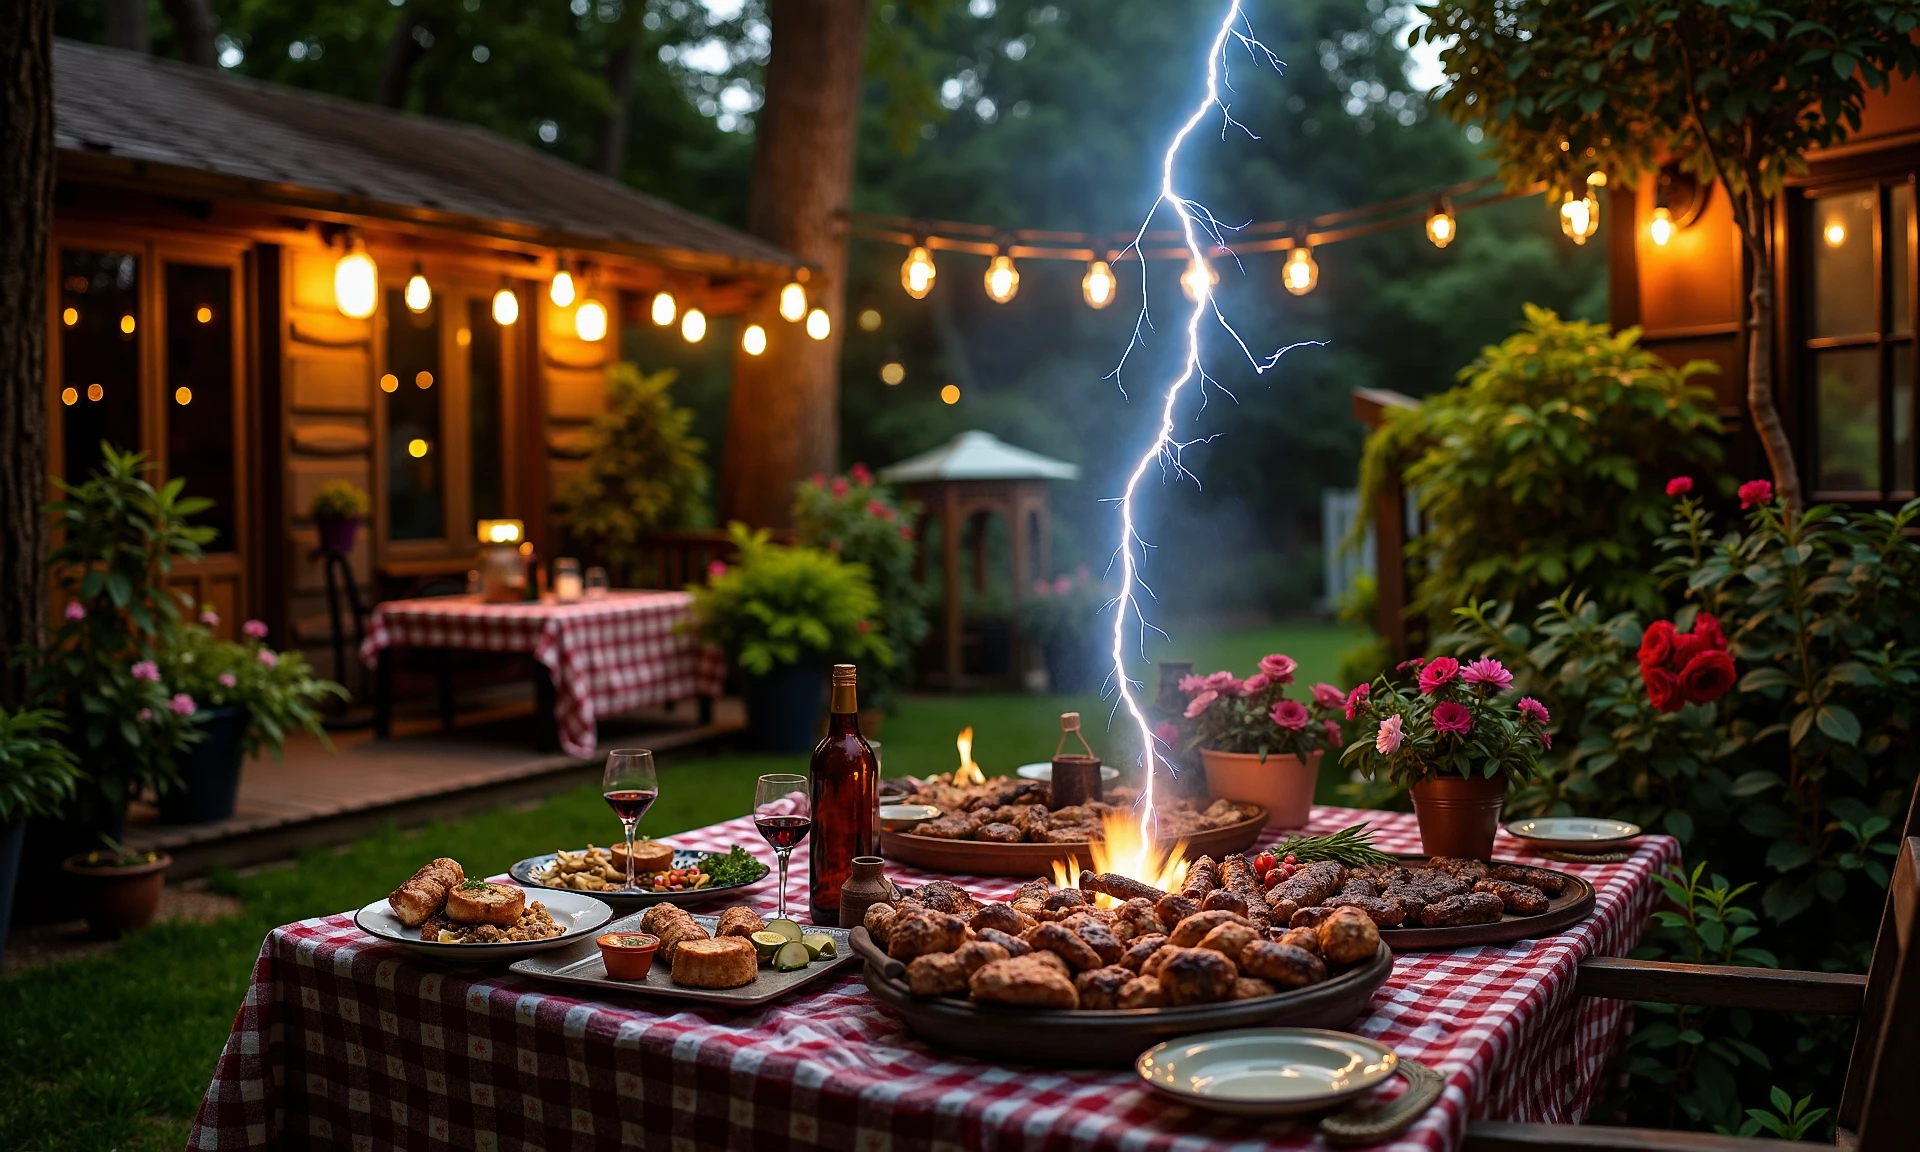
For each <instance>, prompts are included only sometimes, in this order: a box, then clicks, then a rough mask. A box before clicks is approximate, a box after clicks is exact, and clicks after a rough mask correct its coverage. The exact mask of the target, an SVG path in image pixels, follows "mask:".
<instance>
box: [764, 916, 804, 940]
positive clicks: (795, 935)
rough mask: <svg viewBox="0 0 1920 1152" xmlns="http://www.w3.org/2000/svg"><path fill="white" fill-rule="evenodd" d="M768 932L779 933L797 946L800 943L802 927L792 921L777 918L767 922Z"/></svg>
mask: <svg viewBox="0 0 1920 1152" xmlns="http://www.w3.org/2000/svg"><path fill="white" fill-rule="evenodd" d="M766 931H768V932H778V933H780V935H782V936H784V937H786V938H787V939H788V940H791V941H793V942H794V943H795V944H798V943H799V942H800V925H798V924H795V923H794V922H793V921H791V920H787V919H783V918H781V917H778V916H776V917H774V918H773V919H772V920H769V921H767V927H766Z"/></svg>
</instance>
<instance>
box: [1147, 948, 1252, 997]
mask: <svg viewBox="0 0 1920 1152" xmlns="http://www.w3.org/2000/svg"><path fill="white" fill-rule="evenodd" d="M1154 978H1155V979H1157V980H1159V981H1160V987H1161V989H1162V990H1163V991H1164V992H1166V994H1167V1003H1168V1004H1171V1005H1174V1006H1176V1007H1178V1006H1180V1005H1183V1004H1214V1003H1218V1002H1219V1001H1221V1000H1225V999H1228V998H1229V997H1231V996H1232V995H1233V982H1234V981H1235V980H1238V979H1239V978H1240V970H1239V969H1238V968H1236V967H1234V964H1233V961H1231V960H1229V959H1227V958H1226V957H1225V956H1222V955H1221V954H1220V953H1218V952H1215V951H1212V950H1211V949H1207V948H1175V949H1173V955H1171V956H1169V957H1167V959H1166V961H1165V962H1164V963H1162V964H1161V965H1160V969H1159V971H1158V972H1157V973H1156V974H1155V977H1154Z"/></svg>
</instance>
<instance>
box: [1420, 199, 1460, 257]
mask: <svg viewBox="0 0 1920 1152" xmlns="http://www.w3.org/2000/svg"><path fill="white" fill-rule="evenodd" d="M1459 234H1460V222H1459V221H1458V220H1455V219H1454V217H1453V208H1452V207H1451V206H1450V205H1448V204H1447V203H1445V202H1444V201H1442V202H1441V203H1439V204H1436V205H1434V207H1433V211H1432V212H1430V213H1428V214H1427V239H1429V240H1431V241H1433V246H1434V247H1435V248H1445V247H1446V246H1447V245H1449V244H1451V243H1453V238H1454V237H1455V236H1458V235H1459Z"/></svg>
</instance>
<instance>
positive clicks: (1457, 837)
mask: <svg viewBox="0 0 1920 1152" xmlns="http://www.w3.org/2000/svg"><path fill="white" fill-rule="evenodd" d="M1401 667H1402V668H1403V669H1407V670H1410V671H1412V672H1413V673H1414V677H1415V684H1414V690H1413V691H1407V690H1405V689H1403V688H1401V687H1400V686H1399V685H1396V684H1395V683H1393V682H1392V681H1391V680H1388V679H1387V678H1386V677H1385V676H1381V677H1380V678H1379V679H1377V680H1375V681H1374V682H1373V683H1372V684H1371V685H1369V684H1362V685H1360V686H1359V687H1357V688H1355V689H1354V690H1353V694H1352V695H1350V696H1349V697H1348V698H1347V714H1348V715H1349V716H1352V717H1353V718H1355V719H1356V720H1360V719H1364V720H1371V721H1375V723H1373V724H1371V725H1366V726H1364V727H1367V728H1369V729H1370V730H1369V731H1365V732H1363V734H1362V736H1361V738H1360V739H1358V740H1355V741H1354V742H1353V743H1352V744H1349V745H1348V746H1347V750H1346V752H1345V753H1344V754H1343V755H1342V757H1341V761H1342V762H1343V763H1347V764H1352V765H1353V766H1355V767H1356V768H1358V769H1360V770H1361V771H1362V772H1365V773H1366V774H1367V775H1369V776H1372V775H1376V774H1378V773H1379V772H1381V771H1383V770H1384V771H1385V772H1386V774H1387V776H1388V777H1389V778H1390V779H1391V780H1392V781H1393V782H1394V783H1395V784H1399V785H1402V786H1405V787H1406V788H1408V789H1409V790H1410V791H1411V792H1412V794H1413V812H1414V815H1415V816H1416V817H1417V818H1418V819H1419V822H1420V843H1421V846H1422V847H1424V848H1425V849H1426V851H1427V854H1428V855H1430V856H1460V857H1464V858H1466V859H1470V860H1487V859H1491V858H1492V856H1493V834H1494V831H1495V830H1496V829H1497V828H1499V826H1500V806H1501V804H1502V802H1503V801H1504V799H1505V797H1506V792H1507V785H1508V784H1509V783H1510V782H1515V781H1522V780H1526V779H1528V778H1529V777H1531V776H1532V775H1533V774H1534V773H1535V771H1537V770H1538V768H1539V766H1540V753H1541V752H1543V751H1545V750H1546V749H1548V748H1551V747H1552V746H1553V737H1552V736H1550V735H1548V733H1547V723H1548V720H1549V717H1548V715H1547V709H1546V705H1544V704H1542V703H1540V702H1539V701H1538V700H1535V699H1534V698H1533V697H1531V696H1524V697H1521V698H1520V699H1518V700H1513V699H1512V698H1511V697H1512V688H1513V674H1512V673H1511V672H1509V671H1507V669H1506V667H1505V666H1504V665H1502V664H1501V663H1500V661H1498V660H1494V659H1491V658H1484V657H1483V658H1482V659H1479V660H1475V661H1473V662H1471V663H1469V664H1466V665H1462V664H1461V663H1460V662H1459V661H1458V660H1455V659H1454V658H1453V657H1451V656H1440V657H1436V658H1435V659H1432V660H1412V661H1408V662H1407V663H1406V664H1403V665H1401Z"/></svg>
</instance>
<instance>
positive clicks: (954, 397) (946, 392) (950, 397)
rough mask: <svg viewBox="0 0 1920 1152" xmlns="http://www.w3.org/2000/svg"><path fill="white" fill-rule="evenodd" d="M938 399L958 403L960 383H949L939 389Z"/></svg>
mask: <svg viewBox="0 0 1920 1152" xmlns="http://www.w3.org/2000/svg"><path fill="white" fill-rule="evenodd" d="M940 399H941V400H942V401H944V402H946V403H948V404H958V403H960V385H958V384H949V385H947V386H946V387H944V388H942V389H940Z"/></svg>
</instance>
